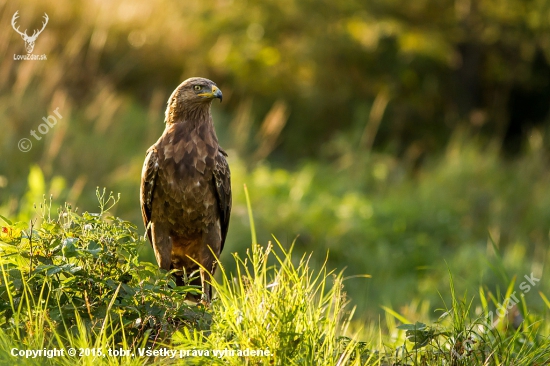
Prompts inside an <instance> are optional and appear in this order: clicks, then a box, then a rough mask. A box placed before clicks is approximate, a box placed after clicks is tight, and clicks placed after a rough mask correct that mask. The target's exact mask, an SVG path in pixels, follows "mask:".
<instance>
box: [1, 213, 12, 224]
mask: <svg viewBox="0 0 550 366" xmlns="http://www.w3.org/2000/svg"><path fill="white" fill-rule="evenodd" d="M0 219H2V220H4V222H5V223H6V224H8V225H10V226H11V225H13V224H12V222H11V221H10V220H8V219H7V218H6V217H5V216H2V215H0Z"/></svg>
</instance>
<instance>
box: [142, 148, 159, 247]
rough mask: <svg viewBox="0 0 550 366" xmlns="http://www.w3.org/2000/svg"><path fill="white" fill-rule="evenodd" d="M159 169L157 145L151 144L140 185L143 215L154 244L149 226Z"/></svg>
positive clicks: (146, 230) (146, 228)
mask: <svg viewBox="0 0 550 366" xmlns="http://www.w3.org/2000/svg"><path fill="white" fill-rule="evenodd" d="M158 169H159V164H158V155H157V151H156V149H155V146H151V147H150V148H149V150H147V155H146V157H145V162H144V163H143V170H142V172H141V187H140V203H141V216H142V217H143V224H144V225H145V232H146V233H147V236H148V237H149V241H150V242H151V244H153V238H152V236H151V228H150V226H149V223H150V222H151V212H152V210H153V194H154V191H155V182H156V179H157V174H158Z"/></svg>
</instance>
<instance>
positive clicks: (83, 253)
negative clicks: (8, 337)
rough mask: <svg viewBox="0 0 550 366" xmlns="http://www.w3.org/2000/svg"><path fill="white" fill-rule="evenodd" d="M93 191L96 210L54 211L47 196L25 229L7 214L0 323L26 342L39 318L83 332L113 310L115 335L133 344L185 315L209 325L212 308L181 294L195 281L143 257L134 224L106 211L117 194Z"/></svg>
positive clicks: (0, 249) (49, 325)
mask: <svg viewBox="0 0 550 366" xmlns="http://www.w3.org/2000/svg"><path fill="white" fill-rule="evenodd" d="M96 193H97V198H98V200H99V203H100V212H99V213H88V212H84V213H83V214H78V213H77V212H75V211H73V210H72V208H71V206H70V205H65V206H64V207H63V208H60V209H59V211H58V215H57V217H52V216H51V206H52V201H51V200H50V201H46V200H44V201H43V203H42V205H41V207H40V211H39V213H40V223H39V224H37V221H36V220H33V221H31V224H30V227H29V228H28V230H26V227H27V224H25V223H22V222H18V223H11V222H10V221H9V220H7V219H5V220H4V221H6V226H3V228H2V235H1V238H0V239H1V242H0V264H1V271H2V278H1V281H0V298H1V299H2V301H1V302H0V328H1V329H3V330H4V331H6V332H10V333H13V334H16V335H17V339H18V340H19V341H21V342H23V343H25V342H26V341H28V339H29V338H32V337H33V336H34V334H35V333H36V331H37V329H35V328H33V327H35V326H37V324H36V322H37V320H36V318H39V319H41V320H40V322H41V325H43V326H45V327H46V330H45V331H49V332H54V334H55V332H57V331H60V330H64V331H66V332H69V333H74V334H78V333H79V332H80V330H81V328H85V329H87V330H88V331H89V332H92V333H95V332H98V331H99V329H102V328H104V327H105V321H106V319H108V318H109V317H110V316H114V317H115V319H117V318H119V317H120V319H123V321H122V322H121V324H119V325H118V326H122V327H123V329H124V332H123V333H117V336H116V337H114V338H115V339H116V340H117V341H120V339H119V338H120V337H121V336H124V337H125V340H126V341H127V342H128V343H129V344H134V341H137V339H141V337H143V336H144V334H145V333H147V334H149V333H152V334H153V335H154V336H158V335H159V334H160V333H163V332H167V331H169V329H172V328H174V327H175V326H176V325H181V324H180V323H182V322H183V323H184V324H186V325H187V326H197V327H199V328H200V327H204V324H205V323H207V322H208V321H207V320H208V316H202V315H204V314H202V315H201V314H200V313H199V312H193V311H192V310H191V308H189V306H187V305H186V304H185V302H184V301H185V295H186V294H187V293H188V292H190V291H191V292H196V291H197V289H195V288H190V287H175V284H174V281H173V280H172V279H171V277H170V276H168V277H167V274H166V273H164V274H163V273H160V272H159V269H158V267H157V266H156V265H153V264H151V263H149V262H140V261H139V260H138V252H137V244H138V243H139V242H140V241H142V238H140V237H139V236H138V234H137V231H136V227H135V225H133V224H132V223H130V222H128V221H124V220H122V219H120V218H116V217H112V216H110V215H108V213H107V211H108V210H109V209H111V208H112V207H113V206H114V205H115V204H116V202H117V201H118V199H119V198H116V197H115V196H113V195H112V193H111V194H110V195H106V194H105V190H103V192H100V191H99V190H98V191H97V192H96ZM113 342H114V340H113ZM62 344H63V342H62ZM65 345H66V343H65ZM60 346H61V345H60ZM134 346H135V344H134Z"/></svg>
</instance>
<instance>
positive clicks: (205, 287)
mask: <svg viewBox="0 0 550 366" xmlns="http://www.w3.org/2000/svg"><path fill="white" fill-rule="evenodd" d="M200 276H201V286H202V296H201V302H202V303H203V304H204V305H210V301H211V300H212V299H211V298H210V294H211V292H212V289H211V287H210V286H211V285H210V284H209V283H208V282H206V278H205V277H206V273H205V271H204V268H201V269H200Z"/></svg>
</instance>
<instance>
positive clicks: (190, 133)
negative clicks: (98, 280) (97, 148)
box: [140, 77, 231, 301]
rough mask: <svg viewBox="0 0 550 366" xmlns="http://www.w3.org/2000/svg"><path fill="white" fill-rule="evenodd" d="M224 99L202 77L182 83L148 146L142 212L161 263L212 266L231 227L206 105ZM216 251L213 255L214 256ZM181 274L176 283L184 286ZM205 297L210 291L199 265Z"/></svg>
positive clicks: (226, 183) (222, 167)
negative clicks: (160, 130)
mask: <svg viewBox="0 0 550 366" xmlns="http://www.w3.org/2000/svg"><path fill="white" fill-rule="evenodd" d="M214 98H219V99H220V101H221V99H222V93H221V91H220V90H219V89H218V87H217V86H216V84H215V83H214V82H212V81H210V80H208V79H204V78H196V77H195V78H190V79H187V80H185V81H184V82H183V83H181V84H180V85H179V86H178V87H177V88H176V90H174V92H173V93H172V95H171V96H170V98H169V99H168V107H167V109H166V117H165V123H166V128H165V130H164V133H163V134H162V136H161V137H160V138H159V139H158V141H157V142H156V143H155V144H154V145H153V146H151V147H150V148H149V150H147V156H146V158H145V163H144V164H143V171H142V174H141V200H140V201H141V213H142V216H143V222H144V224H145V228H146V232H147V236H148V237H149V240H150V241H151V244H152V245H153V250H154V252H155V256H156V259H157V262H158V264H159V266H160V267H161V268H163V269H165V270H170V269H179V270H183V271H184V272H185V273H186V274H187V275H190V274H191V273H192V272H194V271H196V270H199V268H200V267H199V266H198V265H197V263H195V261H196V262H198V263H200V264H201V265H202V266H203V267H204V268H206V270H207V271H209V273H210V274H214V271H215V270H216V260H215V257H219V255H220V253H221V251H222V249H223V245H224V242H225V238H226V236H227V229H228V226H229V215H230V213H231V182H230V172H229V166H228V164H227V160H226V159H225V157H226V156H227V154H226V153H225V151H224V150H223V149H222V148H221V147H220V146H219V145H218V138H217V136H216V132H215V131H214V125H213V123H212V115H211V113H210V105H211V104H212V100H214ZM214 255H215V256H214ZM182 277H183V273H179V274H177V275H176V283H177V284H178V285H183V284H184V281H183V278H182ZM191 284H200V285H201V286H202V289H203V293H204V296H205V297H206V301H210V299H211V296H212V290H211V288H210V286H208V284H207V283H206V282H205V273H204V271H202V270H200V281H197V280H195V281H193V282H192V283H191Z"/></svg>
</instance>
